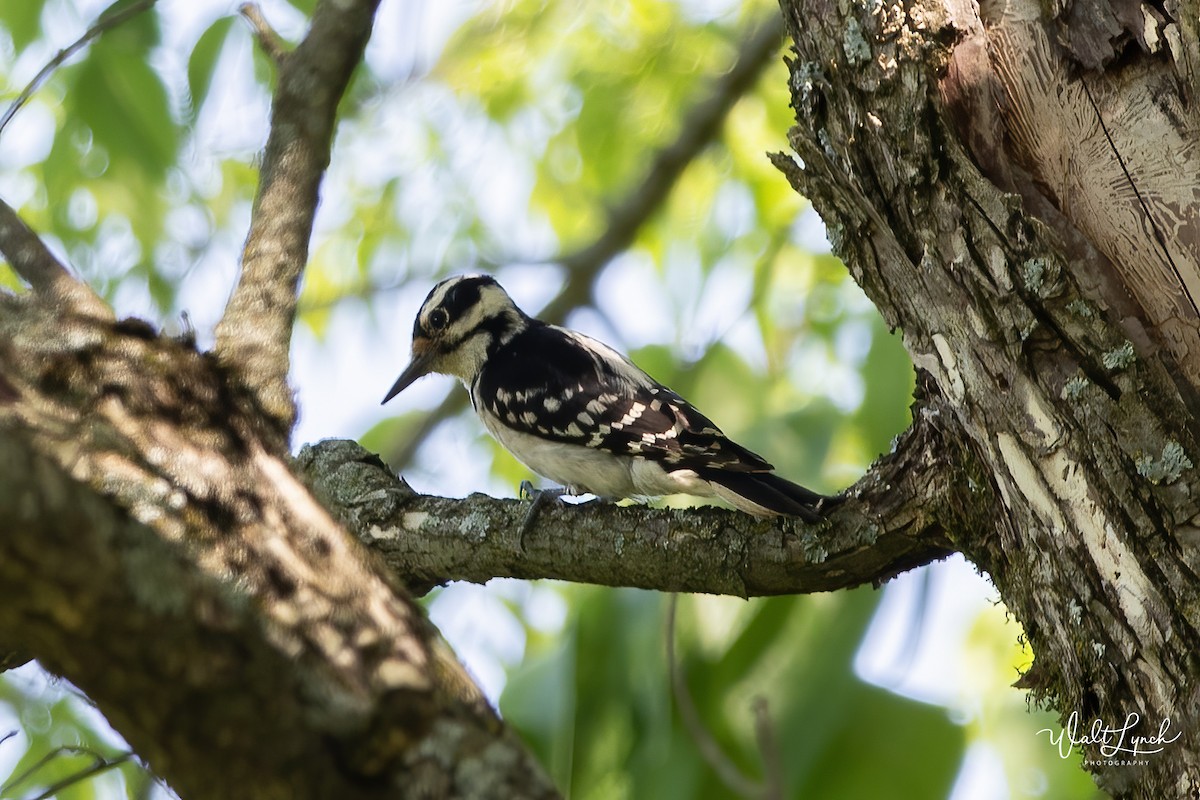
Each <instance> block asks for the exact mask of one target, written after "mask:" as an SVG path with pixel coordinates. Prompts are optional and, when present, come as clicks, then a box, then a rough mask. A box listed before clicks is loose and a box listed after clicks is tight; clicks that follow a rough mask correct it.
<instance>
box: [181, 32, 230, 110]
mask: <svg viewBox="0 0 1200 800" xmlns="http://www.w3.org/2000/svg"><path fill="white" fill-rule="evenodd" d="M233 22H234V20H233V17H220V18H218V19H217V20H215V21H214V22H213V24H212V25H209V26H208V28H207V29H206V30H205V31H204V33H202V34H200V38H199V39H197V40H196V46H195V47H194V48H192V54H191V56H190V57H189V58H188V66H187V83H188V95H189V97H190V98H191V103H190V104H189V105H188V112H189V121H190V122H193V123H194V122H195V120H196V115H197V114H198V113H200V109H201V108H202V107H203V106H204V101H205V100H206V99H207V98H208V90H209V88H210V87H211V86H212V78H213V70H214V69H216V66H217V59H218V58H219V57H220V55H221V51H222V50H223V49H224V47H225V42H226V40H227V39H228V38H229V31H230V30H232V28H233Z"/></svg>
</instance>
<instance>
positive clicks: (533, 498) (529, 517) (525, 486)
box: [517, 481, 567, 553]
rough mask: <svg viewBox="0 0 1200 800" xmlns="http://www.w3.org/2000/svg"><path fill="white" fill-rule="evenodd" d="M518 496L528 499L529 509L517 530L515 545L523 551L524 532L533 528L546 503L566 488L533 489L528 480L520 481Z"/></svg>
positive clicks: (559, 495) (556, 498) (561, 494)
mask: <svg viewBox="0 0 1200 800" xmlns="http://www.w3.org/2000/svg"><path fill="white" fill-rule="evenodd" d="M519 491H520V496H521V499H522V500H529V501H530V503H529V510H528V511H526V512H525V520H524V521H523V522H522V523H521V528H520V530H519V531H518V532H517V546H518V547H520V548H521V552H522V553H523V552H525V534H527V533H529V531H530V530H531V529H532V528H533V523H535V522H537V518H538V514H540V513H541V511H542V509H543V508H545V507H546V503H549V502H552V501H554V500H558V499H560V498H562V496H563V495H564V494H566V493H567V490H566V489H564V488H561V487H560V488H557V489H535V488H534V487H533V484H532V483H530V482H529V481H521V488H520V490H519Z"/></svg>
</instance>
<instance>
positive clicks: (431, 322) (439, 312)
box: [426, 308, 450, 331]
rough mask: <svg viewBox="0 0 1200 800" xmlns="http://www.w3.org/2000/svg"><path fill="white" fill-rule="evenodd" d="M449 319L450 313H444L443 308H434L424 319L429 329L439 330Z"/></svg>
mask: <svg viewBox="0 0 1200 800" xmlns="http://www.w3.org/2000/svg"><path fill="white" fill-rule="evenodd" d="M449 321H450V315H449V314H447V313H446V310H445V309H444V308H435V309H434V310H433V311H430V312H429V319H428V320H426V324H427V325H428V326H429V330H431V331H440V330H441V329H442V328H444V327H446V323H448V322H449Z"/></svg>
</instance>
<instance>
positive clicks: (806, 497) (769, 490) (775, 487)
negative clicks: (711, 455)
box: [703, 470, 836, 522]
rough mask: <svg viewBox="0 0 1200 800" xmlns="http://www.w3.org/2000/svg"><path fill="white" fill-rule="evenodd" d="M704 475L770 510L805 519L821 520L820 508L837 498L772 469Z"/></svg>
mask: <svg viewBox="0 0 1200 800" xmlns="http://www.w3.org/2000/svg"><path fill="white" fill-rule="evenodd" d="M703 477H704V478H705V479H706V480H710V481H712V482H714V483H719V484H721V485H722V486H724V487H725V488H726V489H728V490H730V491H731V492H734V493H736V494H738V495H740V496H742V497H744V498H746V499H747V500H749V501H750V502H751V503H754V504H756V505H759V506H762V507H763V508H765V509H767V510H768V511H773V512H775V513H776V514H786V515H788V516H793V517H800V518H801V519H803V520H804V521H805V522H820V521H821V520H822V519H824V517H823V516H822V515H821V513H820V511H819V510H818V509H820V510H824V509H826V508H829V507H831V506H832V505H833V504H834V503H835V502H836V499H835V498H831V497H826V496H825V495H822V494H817V493H816V492H814V491H813V490H811V489H806V488H805V487H803V486H801V485H800V484H798V483H792V482H791V481H789V480H787V479H786V478H781V477H779V476H778V475H776V474H774V473H773V472H727V471H724V470H714V471H713V472H712V474H709V475H704V476H703Z"/></svg>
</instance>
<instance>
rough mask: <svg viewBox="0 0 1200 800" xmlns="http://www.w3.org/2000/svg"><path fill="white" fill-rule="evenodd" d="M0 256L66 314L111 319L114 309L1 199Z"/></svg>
mask: <svg viewBox="0 0 1200 800" xmlns="http://www.w3.org/2000/svg"><path fill="white" fill-rule="evenodd" d="M0 253H3V254H4V257H5V258H6V259H8V263H9V264H10V265H11V266H12V268H13V270H14V271H15V272H16V273H17V275H19V276H20V277H21V278H23V279H24V280H25V281H27V282H28V283H29V285H30V286H31V287H32V288H33V291H34V292H35V293H37V294H40V295H41V296H42V297H43V298H44V299H46V300H48V301H50V302H53V303H58V304H59V305H60V306H61V307H62V309H63V310H64V311H70V312H72V313H76V314H80V315H84V316H91V317H95V318H97V319H111V318H112V310H111V309H109V307H108V306H107V305H106V304H105V303H104V301H103V300H101V299H100V297H99V296H97V295H96V293H95V292H93V291H92V290H91V288H89V287H88V286H87V285H86V284H85V283H83V281H80V280H78V279H77V278H75V276H74V275H72V274H71V273H70V271H69V270H68V269H67V268H66V266H64V265H63V263H62V262H61V261H59V260H58V259H57V258H55V257H54V254H53V253H51V252H50V249H49V248H48V247H46V244H45V242H43V241H42V240H41V239H40V238H38V235H37V234H36V233H34V232H33V230H32V229H31V228H30V227H29V226H28V225H26V224H25V221H24V220H23V219H21V216H20V215H19V214H18V213H17V212H16V209H14V208H13V207H12V206H10V205H9V204H8V203H6V202H4V200H2V199H0Z"/></svg>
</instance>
